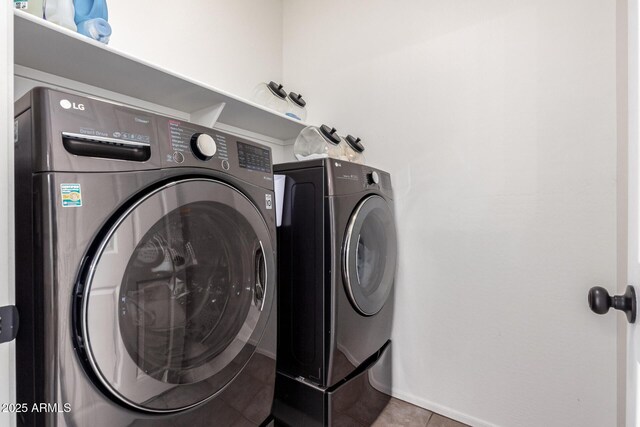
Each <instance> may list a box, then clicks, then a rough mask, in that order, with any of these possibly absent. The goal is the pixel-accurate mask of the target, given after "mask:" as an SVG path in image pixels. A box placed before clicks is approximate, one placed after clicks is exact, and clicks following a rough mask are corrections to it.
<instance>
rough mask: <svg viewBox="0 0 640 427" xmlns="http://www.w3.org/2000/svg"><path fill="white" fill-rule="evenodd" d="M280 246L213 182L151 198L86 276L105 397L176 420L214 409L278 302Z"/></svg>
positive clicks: (244, 204)
mask: <svg viewBox="0 0 640 427" xmlns="http://www.w3.org/2000/svg"><path fill="white" fill-rule="evenodd" d="M273 249H274V246H273V244H272V242H271V239H270V237H269V232H268V229H267V226H266V224H265V222H264V219H263V218H262V216H261V215H260V213H259V212H258V210H257V208H256V207H255V206H254V205H253V204H252V203H251V202H250V201H249V200H248V199H247V198H246V197H245V196H244V195H242V194H241V193H240V192H238V191H237V190H235V189H234V188H232V187H230V186H228V185H226V184H223V183H220V182H217V181H213V180H207V179H190V180H184V181H179V182H175V183H172V184H169V185H167V186H165V187H162V188H160V189H159V190H156V191H154V192H152V193H151V194H149V195H147V196H146V197H144V198H143V199H142V200H141V201H139V202H138V203H136V204H135V205H134V206H133V207H131V208H130V209H129V210H128V211H127V212H125V213H124V215H123V216H122V217H121V218H120V219H119V220H117V221H116V223H115V224H114V225H113V226H112V227H111V229H110V230H109V231H108V232H107V234H106V237H105V238H104V240H103V242H102V244H101V245H100V247H99V248H98V250H97V251H96V254H95V255H94V257H93V259H92V262H91V265H90V266H89V268H88V274H87V281H86V282H87V283H86V286H84V292H83V293H82V336H83V337H84V340H85V344H86V354H87V358H88V361H89V362H90V364H91V367H92V368H93V371H94V372H95V374H97V377H98V378H99V380H100V382H101V383H102V386H103V387H105V388H107V389H108V391H109V392H111V393H112V394H113V395H114V396H115V397H116V398H117V399H119V400H121V401H122V402H124V403H126V404H127V405H129V406H132V407H134V408H138V409H142V410H147V411H154V412H171V411H177V410H182V409H186V408H189V407H191V406H194V405H197V404H198V403H201V402H203V401H205V400H207V399H208V398H210V397H212V396H213V395H214V394H215V393H217V392H218V391H219V390H220V389H221V388H223V387H224V386H225V385H226V384H227V383H228V382H229V381H231V380H232V379H233V378H234V377H235V375H237V374H238V373H239V372H240V370H242V368H243V367H244V365H245V364H246V362H247V361H248V359H249V357H250V356H251V355H252V354H253V351H254V350H255V345H256V344H257V343H258V342H259V341H260V338H261V337H262V334H263V332H264V329H265V326H266V320H267V319H266V318H267V316H268V314H269V311H270V307H271V301H272V299H273V289H274V282H273V280H274V279H273V274H272V272H273V271H274V253H273Z"/></svg>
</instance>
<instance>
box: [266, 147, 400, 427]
mask: <svg viewBox="0 0 640 427" xmlns="http://www.w3.org/2000/svg"><path fill="white" fill-rule="evenodd" d="M274 173H276V174H281V175H285V176H286V178H285V191H284V202H283V211H282V224H281V226H280V227H279V228H278V247H279V254H278V271H279V276H278V301H279V305H278V307H279V312H278V313H279V315H278V357H277V367H278V374H277V380H276V383H277V384H278V385H277V386H276V398H275V401H274V416H275V417H276V419H277V420H278V421H279V422H281V423H284V424H289V425H295V423H294V422H292V421H291V419H290V417H289V415H291V414H292V413H296V411H291V410H290V409H291V408H292V407H293V408H295V407H296V406H297V405H298V404H299V401H295V396H303V395H305V393H303V392H302V391H301V390H298V391H296V390H295V389H296V388H297V387H299V388H301V389H309V392H310V393H311V395H312V396H315V395H316V394H317V393H315V392H312V391H311V390H317V391H319V392H320V395H321V394H322V393H329V394H327V396H329V395H335V392H336V391H337V389H338V388H340V387H342V386H343V385H344V383H345V381H346V379H348V378H350V376H351V375H353V374H354V372H359V370H362V369H363V366H365V365H368V366H373V365H374V364H375V360H374V361H372V360H371V357H373V356H374V355H376V354H378V355H379V353H380V349H381V348H383V347H384V346H385V345H387V342H388V340H389V339H390V337H391V327H392V320H393V283H394V275H395V266H396V254H397V241H396V232H395V225H394V216H393V191H392V188H391V179H390V175H389V174H388V173H386V172H384V171H381V170H378V169H375V168H372V167H369V166H364V165H358V164H354V163H349V162H344V161H340V160H333V159H321V160H311V161H305V162H296V163H287V164H283V165H275V166H274ZM293 384H296V386H295V387H293V388H292V385H293ZM383 386H385V387H386V386H389V385H383ZM327 396H325V398H327ZM291 398H294V401H291V400H290V399H291ZM303 406H307V404H305V405H303ZM321 407H323V408H325V409H327V408H328V406H326V405H324V406H321ZM298 409H300V408H298ZM328 416H329V415H328V412H324V415H323V417H321V418H320V420H321V421H318V419H319V418H317V417H315V418H314V419H316V421H318V422H319V423H320V424H318V425H323V424H322V423H323V422H327V417H328ZM312 418H313V417H312ZM322 420H324V421H322ZM309 425H315V424H313V423H312V424H309ZM324 425H326V424H324Z"/></svg>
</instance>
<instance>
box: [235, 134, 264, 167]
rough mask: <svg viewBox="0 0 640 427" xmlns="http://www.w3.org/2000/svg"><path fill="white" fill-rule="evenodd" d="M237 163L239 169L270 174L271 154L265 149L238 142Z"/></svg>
mask: <svg viewBox="0 0 640 427" xmlns="http://www.w3.org/2000/svg"><path fill="white" fill-rule="evenodd" d="M237 145H238V163H239V165H240V167H241V168H244V169H250V170H255V171H260V172H268V173H270V172H271V153H270V152H269V150H268V149H267V148H262V147H258V146H255V145H251V144H245V143H243V142H240V141H238V144H237Z"/></svg>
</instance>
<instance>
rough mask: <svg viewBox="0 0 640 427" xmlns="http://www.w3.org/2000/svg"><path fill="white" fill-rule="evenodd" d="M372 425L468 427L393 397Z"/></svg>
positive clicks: (384, 426) (379, 426)
mask: <svg viewBox="0 0 640 427" xmlns="http://www.w3.org/2000/svg"><path fill="white" fill-rule="evenodd" d="M372 427H467V425H466V424H462V423H460V422H458V421H454V420H452V419H450V418H446V417H443V416H442V415H438V414H436V413H433V412H431V411H427V410H426V409H422V408H419V407H417V406H415V405H412V404H410V403H407V402H404V401H402V400H398V399H395V398H393V397H392V398H391V400H390V401H389V403H388V404H387V406H386V407H385V408H384V411H383V412H382V413H381V414H380V416H379V417H378V419H377V420H376V421H375V422H374V423H373V426H372Z"/></svg>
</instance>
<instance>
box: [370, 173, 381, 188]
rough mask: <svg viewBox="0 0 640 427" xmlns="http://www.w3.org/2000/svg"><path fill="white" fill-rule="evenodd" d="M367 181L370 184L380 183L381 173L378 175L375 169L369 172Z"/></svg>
mask: <svg viewBox="0 0 640 427" xmlns="http://www.w3.org/2000/svg"><path fill="white" fill-rule="evenodd" d="M367 182H368V183H369V185H371V184H380V175H378V172H376V171H373V172H371V173H368V174H367Z"/></svg>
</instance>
